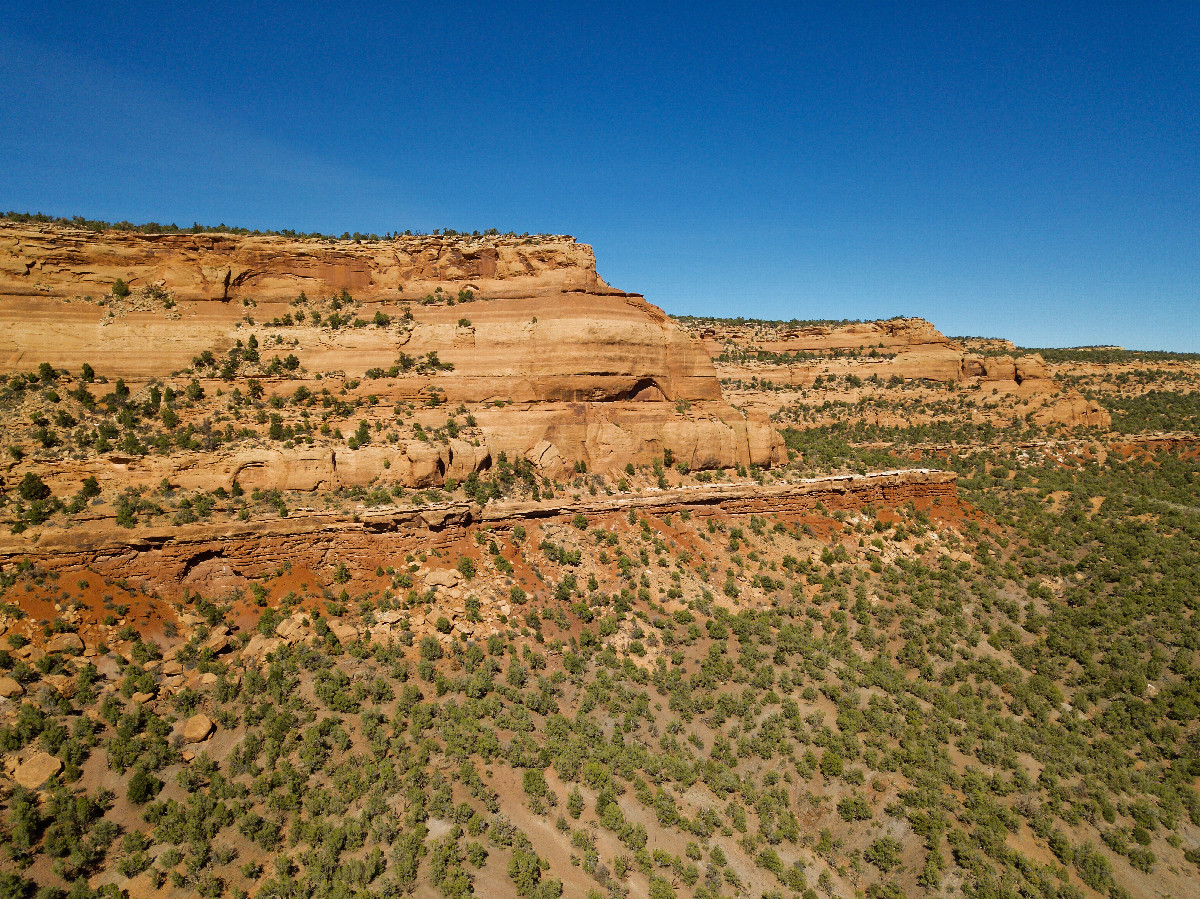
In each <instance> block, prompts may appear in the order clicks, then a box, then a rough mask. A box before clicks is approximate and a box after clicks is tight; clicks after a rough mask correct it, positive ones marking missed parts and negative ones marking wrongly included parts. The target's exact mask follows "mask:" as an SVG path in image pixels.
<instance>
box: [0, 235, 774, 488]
mask: <svg viewBox="0 0 1200 899" xmlns="http://www.w3.org/2000/svg"><path fill="white" fill-rule="evenodd" d="M118 278H120V279H121V280H123V281H125V282H126V283H127V284H129V285H130V286H131V288H132V289H133V293H132V295H131V296H130V297H129V298H127V299H124V300H122V299H119V298H113V297H112V296H111V295H110V291H111V290H112V286H113V283H114V282H115V281H116V280H117V279H118ZM342 291H346V292H348V293H349V294H351V295H352V296H353V300H354V303H353V304H352V305H351V306H349V307H344V308H342V307H338V308H340V310H341V314H342V316H343V318H344V320H345V322H347V323H349V324H344V325H343V326H341V327H332V328H331V327H330V326H329V325H328V324H327V323H326V322H320V323H318V322H317V321H314V320H313V319H311V318H310V317H309V316H308V315H307V314H306V313H305V308H304V307H297V306H296V305H295V304H294V303H293V301H294V300H296V298H297V297H298V296H299V294H300V293H301V292H304V294H305V295H306V296H307V297H308V298H311V299H312V300H315V301H320V302H325V301H324V300H321V298H326V297H331V296H334V295H337V294H340V293H341V292H342ZM463 296H467V297H471V298H475V299H473V301H472V302H457V300H458V299H459V298H460V297H463ZM426 298H429V300H430V301H429V302H426ZM322 308H323V311H324V312H325V313H326V314H328V313H329V312H330V310H331V307H330V306H329V304H328V303H326V305H325V306H324V307H322ZM312 312H313V313H315V312H316V310H315V309H313V310H312ZM377 317H380V318H379V319H378V320H380V321H386V322H388V324H386V325H382V326H375V325H374V324H373V323H374V322H375V321H376V320H377ZM281 320H286V322H287V324H286V325H272V324H271V323H272V322H280V321H281ZM354 320H357V321H358V323H359V325H361V326H360V327H356V326H354V325H353V324H352V322H353V321H354ZM252 334H253V335H254V336H255V338H256V340H257V341H259V342H260V343H261V344H262V345H263V347H264V349H265V348H266V347H273V348H274V347H278V348H279V349H278V350H272V352H278V353H280V354H283V353H290V354H292V355H294V356H295V357H296V358H297V359H298V360H299V363H300V365H301V369H300V371H301V374H302V375H303V377H302V378H301V381H302V383H304V384H305V385H306V386H308V387H309V388H311V389H313V390H314V391H320V390H322V389H324V388H328V387H329V385H330V378H331V377H332V378H333V379H334V383H339V384H340V383H341V382H342V381H346V382H350V381H359V380H361V381H363V386H362V388H361V390H360V392H363V393H364V395H365V394H366V393H369V394H371V395H372V397H374V398H375V401H376V402H377V403H378V404H379V405H380V407H383V404H385V403H386V404H387V405H388V406H390V405H392V404H394V403H396V402H413V403H417V404H424V403H425V401H426V400H427V399H428V397H429V396H430V395H431V394H430V392H431V391H436V392H437V395H438V397H439V398H440V399H441V400H443V401H445V402H447V403H453V404H466V405H468V406H473V409H472V411H473V412H474V413H475V415H476V417H477V418H478V420H479V422H480V424H481V426H482V428H483V430H484V432H485V438H486V439H485V441H481V444H480V445H477V446H476V445H472V446H471V447H470V449H469V450H468V449H466V448H464V447H459V448H458V450H455V449H454V447H453V446H451V445H450V444H447V445H446V446H444V447H441V448H440V449H439V450H438V452H435V453H432V455H431V451H430V448H429V447H428V446H418V445H412V446H409V447H407V448H406V447H405V446H404V445H403V444H402V445H401V446H400V447H399V449H400V450H402V453H401V454H400V455H399V456H398V457H397V458H394V459H393V458H389V457H387V456H386V455H385V454H382V453H380V452H378V451H376V450H373V451H372V452H366V451H363V452H360V453H357V454H356V453H352V452H349V451H342V452H339V449H341V450H345V449H346V448H345V444H341V446H340V447H339V446H337V445H334V443H336V441H334V442H332V443H330V444H329V445H328V446H317V447H308V448H303V449H302V448H297V450H296V451H295V452H292V453H287V452H282V451H280V450H279V449H278V447H269V448H267V447H264V448H255V447H243V448H242V449H241V450H239V451H237V452H226V454H225V455H226V456H227V458H226V457H224V456H223V457H221V458H217V459H213V460H211V462H210V463H209V464H206V465H200V464H198V463H197V461H196V460H187V459H184V458H176V456H172V457H171V459H169V460H143V461H140V462H139V461H136V460H131V461H130V462H129V463H127V468H126V469H123V470H122V473H121V477H130V478H133V477H135V475H136V477H138V478H140V477H141V476H142V475H144V476H145V477H152V476H154V477H167V478H173V477H180V478H184V479H188V480H191V478H192V476H191V474H190V472H194V471H197V470H198V469H205V470H207V471H208V472H209V473H220V478H221V480H222V482H225V481H231V480H232V479H233V478H236V477H238V472H239V471H243V470H248V471H249V472H250V474H249V475H247V476H246V477H253V479H254V482H255V484H256V485H259V486H263V487H271V486H276V487H280V488H284V487H291V486H293V485H296V484H306V485H309V486H308V487H307V488H299V489H321V488H322V487H336V486H344V485H348V484H364V483H370V482H371V481H373V480H375V479H377V478H382V479H383V480H384V481H387V480H395V481H397V482H399V483H402V484H411V485H417V484H427V483H429V482H430V481H431V480H432V481H434V482H437V481H438V479H440V478H443V477H450V476H453V477H456V478H462V477H463V476H465V474H467V473H468V472H469V470H471V469H473V468H485V467H487V466H488V465H489V464H490V462H491V459H492V457H493V455H495V454H497V453H499V452H500V451H503V452H505V453H507V454H508V455H509V456H510V457H511V456H513V455H526V456H528V457H529V458H531V459H534V460H535V461H536V462H537V463H538V464H539V465H541V466H542V467H543V469H544V470H546V471H547V472H554V471H569V470H571V468H572V466H573V465H574V464H575V463H576V462H578V461H583V462H585V463H586V464H587V466H588V468H589V470H605V469H608V468H618V467H624V466H625V465H626V464H627V463H630V462H632V463H634V464H644V463H647V462H649V461H650V460H651V459H652V458H654V457H661V456H662V454H663V452H664V451H666V450H670V451H672V452H673V453H674V455H675V458H676V459H678V460H680V461H682V462H683V463H685V464H688V465H690V466H691V467H695V468H713V467H732V466H735V465H749V464H757V465H760V466H763V467H769V466H771V465H773V464H776V463H778V462H779V461H781V460H782V459H783V458H784V451H783V446H782V442H781V441H780V438H779V436H778V434H777V433H776V432H775V430H774V429H773V428H772V427H770V425H769V424H768V423H767V422H765V421H761V420H751V419H748V418H747V416H746V415H744V414H742V413H740V412H738V411H737V410H735V409H733V408H732V407H730V406H729V405H728V404H726V403H724V402H722V400H721V390H720V384H719V382H718V379H717V374H716V370H715V368H714V366H713V364H712V361H711V359H710V358H709V355H708V353H707V352H706V351H705V349H704V347H703V345H702V344H701V343H700V341H698V340H695V339H693V338H692V337H691V336H690V335H689V334H688V333H687V332H685V331H683V330H681V329H680V328H678V327H677V326H676V325H675V323H674V322H673V321H672V320H670V319H669V318H668V317H667V316H666V315H665V314H664V313H663V312H662V310H660V309H658V308H657V307H656V306H653V305H652V304H650V303H647V302H646V301H645V299H643V298H642V297H641V296H639V295H636V294H627V293H624V292H622V291H619V290H616V289H614V288H612V287H610V286H608V285H607V284H606V283H605V282H604V280H603V279H602V278H600V276H599V275H598V274H597V272H596V265H595V258H594V255H593V253H592V249H591V247H589V246H586V245H584V244H580V243H577V242H575V240H574V239H572V238H570V237H565V236H564V237H544V238H529V239H521V238H504V237H495V238H482V239H475V238H459V237H454V238H449V237H411V238H407V237H402V238H397V239H395V240H384V241H373V242H369V243H363V244H358V243H354V242H352V241H332V242H330V241H322V240H290V239H287V238H282V237H235V236H230V235H214V234H203V235H183V234H172V235H142V234H134V233H128V232H103V233H93V232H88V231H81V230H76V229H70V228H62V227H58V226H47V225H13V224H5V223H0V372H6V373H10V372H17V371H28V370H30V369H32V368H36V367H37V366H38V364H39V363H42V362H49V363H50V364H51V365H53V366H55V367H56V368H60V369H66V370H68V371H72V372H77V371H78V370H79V369H80V366H81V365H82V364H83V363H84V362H86V363H88V364H90V365H92V366H93V367H94V368H95V370H96V371H97V372H99V373H101V374H103V375H105V376H107V377H109V378H111V379H115V378H117V377H121V378H125V379H126V380H127V381H130V382H134V383H135V384H136V382H141V383H145V382H148V381H151V380H155V379H169V378H170V377H171V375H172V374H173V373H174V372H177V371H179V370H182V369H187V368H189V367H190V366H191V365H192V360H193V359H194V358H195V357H197V356H199V355H200V354H202V353H204V352H205V351H209V352H212V353H213V354H214V355H215V356H216V357H217V358H221V357H223V356H224V355H225V354H226V353H227V352H228V351H229V350H230V349H231V348H232V347H234V346H235V344H236V343H237V342H238V341H246V340H248V339H249V337H250V336H251V335H252ZM431 355H432V356H435V357H436V358H437V359H438V360H440V362H441V363H443V367H442V368H439V369H436V370H433V371H421V370H420V369H413V370H405V371H404V372H403V373H401V374H399V375H393V376H390V377H387V378H385V379H379V378H375V379H369V378H368V373H369V372H375V371H388V370H389V369H392V368H393V366H395V364H396V363H397V361H398V360H399V359H401V358H402V357H408V358H410V359H411V358H417V359H421V358H430V357H431ZM201 374H203V373H201ZM267 383H268V384H270V383H271V382H270V381H269V380H268V381H267ZM232 386H235V385H233V384H231V383H225V384H220V383H216V382H214V383H213V385H212V388H211V390H210V392H211V393H215V391H216V388H218V387H224V389H225V390H229V389H230V388H231V387H232ZM296 386H297V385H296V383H295V382H294V380H288V381H285V382H282V381H281V382H279V383H278V384H277V385H275V387H274V388H273V389H275V390H277V391H278V392H281V393H286V394H289V395H290V394H291V392H292V391H294V390H295V388H296ZM351 389H353V388H351ZM327 442H328V441H327ZM376 456H378V458H375V457H376ZM384 463H387V464H386V465H385V464H384ZM247 465H249V469H246V466H247ZM464 466H466V468H464ZM84 467H88V466H87V465H85V466H84ZM138 472H140V473H141V474H138ZM451 472H453V473H454V474H453V475H451V474H450V473H451ZM101 475H103V472H102V471H100V472H97V476H101ZM155 483H157V481H155ZM226 486H228V484H226ZM293 489H294V488H293Z"/></svg>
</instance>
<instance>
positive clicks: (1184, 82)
mask: <svg viewBox="0 0 1200 899" xmlns="http://www.w3.org/2000/svg"><path fill="white" fill-rule="evenodd" d="M0 58H2V59H3V60H4V75H3V77H0V207H3V208H5V209H16V210H20V211H41V212H47V213H50V214H54V215H84V216H87V217H89V218H102V219H109V220H119V219H128V220H131V221H139V222H140V221H151V220H152V221H159V222H177V223H179V224H181V225H183V224H191V223H192V222H193V221H199V222H204V223H217V222H227V223H229V224H237V225H242V226H246V227H251V228H254V227H257V228H294V229H297V230H316V231H324V232H335V233H341V232H342V231H347V230H348V231H356V230H357V231H363V232H372V231H373V232H377V233H384V232H387V231H395V230H400V231H402V230H404V229H407V228H411V229H413V230H414V231H415V230H424V231H427V230H431V229H433V228H447V227H449V228H455V229H459V230H474V229H476V228H478V229H485V228H491V227H495V228H499V229H500V230H502V231H507V230H514V231H517V232H523V231H530V232H546V231H549V232H560V233H569V234H573V235H575V236H576V237H577V238H578V239H579V240H581V241H584V242H587V243H590V244H592V245H593V246H594V247H595V248H596V253H597V258H598V262H599V268H600V273H601V275H603V276H604V277H605V278H606V279H607V280H608V281H609V283H611V284H614V285H615V286H617V287H620V288H623V289H625V290H633V291H640V292H643V293H645V294H646V296H647V297H648V298H649V299H650V300H651V301H653V302H655V303H658V304H659V305H661V306H663V307H664V308H666V309H667V310H668V311H670V312H673V313H680V314H686V313H692V314H714V315H723V316H736V315H745V316H755V317H763V318H784V319H788V318H864V319H866V318H878V317H888V316H892V315H897V314H905V315H920V316H924V317H926V318H928V319H930V320H932V321H933V322H934V323H935V324H936V325H938V326H939V327H940V328H941V329H942V330H943V331H945V332H947V333H950V334H982V335H989V336H1004V337H1009V338H1012V339H1014V340H1016V341H1017V342H1018V343H1020V344H1023V345H1027V346H1044V345H1049V346H1058V345H1077V344H1092V343H1115V344H1121V345H1124V346H1128V347H1134V348H1142V349H1172V350H1188V351H1200V4H1198V3H1195V2H1194V0H1192V2H1180V3H1154V2H1139V3H1132V2H1131V3H1121V4H1107V3H1086V4H1082V3H1047V2H1041V3H1032V4H1024V3H1016V2H1014V3H1006V4H972V3H962V2H959V3H945V4H934V3H914V2H898V3H886V2H875V3H855V2H841V3H829V4H820V5H818V4H803V3H788V4H773V3H758V4H753V5H750V6H749V7H748V8H745V9H743V8H741V7H740V6H739V5H735V4H727V3H726V4H707V3H687V4H682V3H681V4H673V3H672V4H660V5H649V4H641V3H636V4H624V3H605V4H595V5H592V4H540V3H529V2H527V3H517V4H507V3H502V2H491V3H478V4H477V3H470V2H461V3H456V4H428V3H427V4H420V5H409V4H403V3H395V2H392V3H379V4H373V3H341V4H317V3H308V4H301V3H294V2H293V3H288V4H272V3H256V4H247V3H244V2H242V3H236V4H228V3H220V2H209V3H205V4H164V3H161V2H159V3H119V2H106V3H89V2H76V3H71V4H67V5H64V6H61V7H56V8H54V10H53V12H51V11H50V10H49V8H48V7H47V6H46V5H45V4H44V3H38V4H33V3H26V2H22V0H17V2H16V3H13V4H10V5H9V6H8V7H7V8H6V12H5V29H4V31H3V32H0Z"/></svg>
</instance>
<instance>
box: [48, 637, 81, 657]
mask: <svg viewBox="0 0 1200 899" xmlns="http://www.w3.org/2000/svg"><path fill="white" fill-rule="evenodd" d="M46 652H69V653H79V652H83V640H82V639H80V637H79V634H69V633H67V634H55V635H54V636H53V637H51V638H50V640H49V642H47V643H46Z"/></svg>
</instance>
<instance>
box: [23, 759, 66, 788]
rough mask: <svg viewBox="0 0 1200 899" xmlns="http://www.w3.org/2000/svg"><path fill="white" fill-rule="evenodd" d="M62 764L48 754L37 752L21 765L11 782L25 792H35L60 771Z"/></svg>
mask: <svg viewBox="0 0 1200 899" xmlns="http://www.w3.org/2000/svg"><path fill="white" fill-rule="evenodd" d="M62 767H63V763H62V762H61V761H59V760H58V759H56V758H55V757H54V756H52V755H50V753H48V752H37V753H34V754H33V755H31V756H30V757H29V758H27V759H26V760H25V761H24V762H22V763H21V765H20V767H18V768H17V770H16V772H15V773H14V774H13V780H15V781H16V782H17V783H19V784H20V785H21V786H23V787H24V788H25V789H27V790H36V789H37V788H38V787H40V786H41V785H42V784H44V783H45V782H46V781H48V780H49V779H50V778H51V777H53V776H54V775H56V774H58V772H59V771H61V770H62Z"/></svg>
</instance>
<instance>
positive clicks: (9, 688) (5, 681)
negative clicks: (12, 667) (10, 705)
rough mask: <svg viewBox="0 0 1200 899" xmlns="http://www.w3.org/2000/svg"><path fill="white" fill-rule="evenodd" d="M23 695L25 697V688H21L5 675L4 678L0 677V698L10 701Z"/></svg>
mask: <svg viewBox="0 0 1200 899" xmlns="http://www.w3.org/2000/svg"><path fill="white" fill-rule="evenodd" d="M24 695H25V688H24V687H22V686H21V685H20V684H19V683H17V682H16V681H15V680H13V679H12V678H11V677H8V676H7V675H5V676H4V677H0V698H4V699H12V698H13V697H15V696H24Z"/></svg>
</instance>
